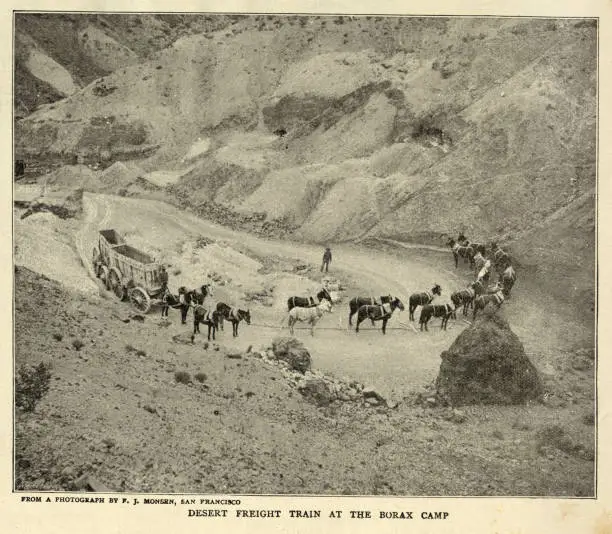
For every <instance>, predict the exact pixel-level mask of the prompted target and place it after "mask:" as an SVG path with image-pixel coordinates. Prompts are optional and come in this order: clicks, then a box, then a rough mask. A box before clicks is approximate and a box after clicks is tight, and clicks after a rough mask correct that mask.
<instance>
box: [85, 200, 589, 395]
mask: <svg viewBox="0 0 612 534" xmlns="http://www.w3.org/2000/svg"><path fill="white" fill-rule="evenodd" d="M84 214H85V217H84V219H85V221H84V224H83V225H82V227H81V230H80V232H79V234H78V235H77V249H78V250H79V255H80V256H81V260H82V261H83V264H84V265H89V264H90V263H91V262H90V255H91V250H92V246H93V245H94V243H95V240H96V239H97V238H96V235H97V231H98V230H99V229H103V228H122V227H125V225H126V224H129V225H131V226H132V227H138V228H140V233H141V235H142V237H143V238H144V239H147V240H148V241H149V242H151V243H155V245H156V246H158V247H164V246H166V247H168V248H170V247H171V244H172V243H173V241H172V239H173V238H172V237H171V235H175V234H176V233H177V232H180V233H181V234H183V235H184V237H185V239H189V238H190V237H193V238H195V237H196V236H198V235H205V236H207V237H209V238H211V239H217V240H223V241H225V242H228V243H229V244H230V245H233V246H236V248H240V249H243V250H245V249H246V250H248V251H250V253H252V254H253V256H255V257H266V256H276V257H282V258H287V259H295V260H300V261H307V262H309V263H312V264H315V265H320V260H321V255H322V252H323V248H322V247H320V246H314V245H309V244H303V243H295V242H288V241H278V240H272V239H264V238H260V237H256V236H253V235H251V234H247V233H244V232H239V231H234V230H229V229H227V228H225V227H222V226H220V225H217V224H215V223H212V222H209V221H206V220H203V219H200V218H198V217H196V216H194V215H192V214H190V213H187V212H182V211H180V210H178V209H177V208H174V207H173V206H170V205H168V204H165V203H163V202H159V201H151V200H142V199H130V198H124V197H114V196H109V195H99V194H89V193H86V194H85V196H84ZM126 221H129V223H127V222H126ZM172 232H173V233H172ZM332 250H333V261H332V264H331V269H330V273H329V275H330V276H338V277H339V278H340V279H342V278H343V277H344V278H346V277H347V276H348V277H350V278H351V279H352V280H354V281H356V284H354V285H356V287H359V288H360V289H359V291H360V293H362V291H361V290H362V289H363V293H362V294H365V295H373V296H378V295H384V294H388V293H392V294H394V295H396V296H398V297H399V298H400V299H401V300H402V301H403V302H404V304H405V307H406V310H405V311H404V312H396V313H395V314H394V316H393V317H392V319H391V320H390V321H389V324H388V327H387V328H388V331H387V335H385V336H383V335H382V334H381V332H380V324H379V323H377V324H376V326H375V327H372V326H371V324H370V323H369V322H364V323H362V325H361V329H362V330H361V331H360V333H359V334H356V333H355V332H354V330H348V328H347V326H348V300H349V299H350V298H351V297H352V296H355V295H349V294H347V295H345V298H344V301H343V302H342V303H340V305H338V306H335V308H334V312H333V314H332V315H330V316H325V317H324V318H323V319H322V320H321V321H320V323H319V326H318V327H317V329H316V330H315V335H314V336H312V337H311V336H310V334H309V331H308V330H298V331H297V337H299V338H300V339H302V340H303V341H304V342H305V343H306V345H307V347H308V348H309V350H310V351H311V353H312V354H313V365H314V366H315V367H317V368H319V369H321V370H323V371H325V372H331V373H332V374H335V375H337V376H349V377H351V378H355V379H358V380H361V381H364V382H366V383H370V384H373V385H375V386H376V387H378V388H379V390H381V391H382V392H383V393H384V394H386V395H388V396H391V397H395V398H397V397H401V396H402V395H404V394H405V393H407V392H408V391H410V390H414V388H415V387H418V386H422V385H424V384H426V383H429V382H431V381H432V380H434V379H435V377H436V375H437V370H438V368H439V364H440V353H441V352H442V351H444V350H446V349H447V348H448V347H449V346H450V345H451V344H452V342H453V340H454V339H455V337H456V336H457V335H458V333H459V331H460V330H461V329H463V328H465V327H466V324H467V323H466V322H465V321H464V320H463V318H462V316H461V314H458V316H457V321H451V323H450V325H449V329H448V330H447V331H443V330H441V329H440V325H439V320H438V319H434V320H432V321H431V322H430V324H429V332H419V331H418V326H419V325H418V311H417V313H416V317H417V321H416V322H414V323H413V324H412V325H411V324H410V322H409V320H408V298H409V295H410V294H411V293H413V292H416V291H423V290H427V289H429V288H431V287H432V285H433V284H434V283H439V284H441V285H442V287H443V295H442V297H438V298H437V301H439V302H446V301H447V300H448V299H449V296H450V293H451V292H453V291H455V290H457V289H459V288H461V287H465V286H466V285H467V284H468V283H469V282H470V274H469V270H468V268H467V266H463V265H461V264H460V265H459V268H458V269H454V265H453V260H452V255H451V254H450V252H449V251H443V249H442V250H440V249H437V248H436V247H430V249H429V250H422V251H420V250H419V247H408V248H406V249H404V248H402V249H399V248H398V253H397V254H396V255H391V254H387V253H384V252H380V251H375V250H372V249H366V248H364V247H360V246H358V245H349V244H341V245H333V246H332ZM89 271H90V272H89V275H90V276H93V273H92V272H91V269H89ZM321 276H322V277H323V274H322V275H321ZM100 286H101V284H100ZM218 289H219V296H218V298H219V297H221V298H222V297H223V289H222V288H218ZM289 296H291V295H281V296H277V298H280V301H279V302H278V303H277V304H278V306H276V307H274V308H266V307H263V306H260V307H257V306H256V307H255V308H254V310H253V313H254V317H253V324H252V325H251V326H246V325H244V324H241V326H240V336H239V337H238V338H232V337H231V333H230V332H231V330H229V331H228V329H227V327H229V325H226V330H225V332H221V333H220V336H219V340H220V342H221V343H223V344H224V345H226V346H227V347H228V348H229V349H236V350H245V349H246V348H247V347H248V346H249V345H253V347H254V348H255V349H257V348H260V347H265V346H268V345H269V344H270V341H271V340H272V339H273V337H275V336H277V335H288V330H287V329H286V328H284V329H283V328H281V324H284V322H285V321H284V318H285V317H286V312H285V311H284V310H283V308H284V304H282V303H283V302H286V298H288V297H289ZM122 305H125V306H127V305H126V304H122ZM281 310H282V311H281ZM503 312H504V314H505V316H506V317H507V318H508V320H509V321H510V324H511V326H512V328H513V330H514V331H515V332H516V334H517V335H518V336H519V338H520V339H521V341H522V342H523V344H524V345H525V349H526V351H527V353H528V354H529V355H530V356H531V357H532V359H533V360H534V363H535V364H536V365H537V366H538V367H539V368H546V369H549V370H552V369H553V368H554V365H555V361H557V358H558V357H559V354H560V353H562V352H567V351H569V350H571V349H572V348H575V347H577V346H584V345H587V346H592V344H593V342H592V338H593V332H592V330H591V329H590V328H589V327H588V325H585V324H580V323H578V322H576V321H572V320H569V319H568V317H567V314H566V313H565V312H564V309H563V308H562V307H560V306H559V305H558V303H556V302H554V301H553V300H552V297H548V296H547V295H546V294H543V293H542V292H539V293H538V292H537V291H536V292H534V290H532V288H530V286H529V284H528V281H525V280H521V279H520V273H519V280H518V282H517V285H516V286H515V290H514V292H513V294H512V297H511V299H510V300H509V301H508V302H507V303H506V304H505V305H504V308H503ZM157 313H158V312H157V311H156V310H152V311H151V312H150V314H154V315H157ZM353 319H354V318H353ZM185 328H191V327H190V326H189V325H188V326H187V327H186V326H181V325H180V324H178V321H173V324H172V326H171V328H169V329H167V330H165V332H166V333H167V334H173V333H175V332H178V331H181V330H185ZM143 335H146V334H144V333H143ZM202 339H204V338H202Z"/></svg>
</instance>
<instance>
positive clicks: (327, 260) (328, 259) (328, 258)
mask: <svg viewBox="0 0 612 534" xmlns="http://www.w3.org/2000/svg"><path fill="white" fill-rule="evenodd" d="M331 261H332V253H331V249H330V248H329V247H327V248H326V249H325V252H323V263H322V264H321V272H323V267H325V272H328V270H329V264H330V263H331Z"/></svg>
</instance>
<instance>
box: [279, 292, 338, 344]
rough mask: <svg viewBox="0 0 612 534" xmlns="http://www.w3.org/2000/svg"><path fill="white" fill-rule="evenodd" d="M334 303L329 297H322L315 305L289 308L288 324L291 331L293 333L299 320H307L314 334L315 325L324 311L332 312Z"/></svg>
mask: <svg viewBox="0 0 612 534" xmlns="http://www.w3.org/2000/svg"><path fill="white" fill-rule="evenodd" d="M331 311H332V305H331V302H330V301H329V300H327V299H322V300H321V302H320V303H319V304H318V305H317V306H314V307H312V306H311V307H309V308H302V307H299V306H296V307H295V308H291V310H289V316H288V325H289V332H290V333H291V335H293V327H294V325H295V323H297V322H305V323H308V324H309V325H310V335H311V336H314V327H315V325H316V324H317V323H318V322H319V320H320V319H321V317H323V314H324V313H331Z"/></svg>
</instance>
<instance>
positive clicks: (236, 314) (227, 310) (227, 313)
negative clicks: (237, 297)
mask: <svg viewBox="0 0 612 534" xmlns="http://www.w3.org/2000/svg"><path fill="white" fill-rule="evenodd" d="M217 313H218V314H219V329H220V330H221V331H223V319H227V320H228V321H229V322H230V323H232V335H233V336H234V337H238V325H239V324H240V321H245V322H246V324H251V310H241V309H239V308H232V307H231V306H229V305H228V304H225V302H219V303H218V304H217Z"/></svg>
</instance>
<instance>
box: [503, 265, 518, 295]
mask: <svg viewBox="0 0 612 534" xmlns="http://www.w3.org/2000/svg"><path fill="white" fill-rule="evenodd" d="M515 282H516V271H515V270H514V267H512V265H508V267H506V269H505V270H504V272H502V273H501V274H500V275H499V283H500V284H501V285H502V288H503V291H504V297H506V298H508V297H509V296H510V291H511V290H512V286H514V283H515Z"/></svg>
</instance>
